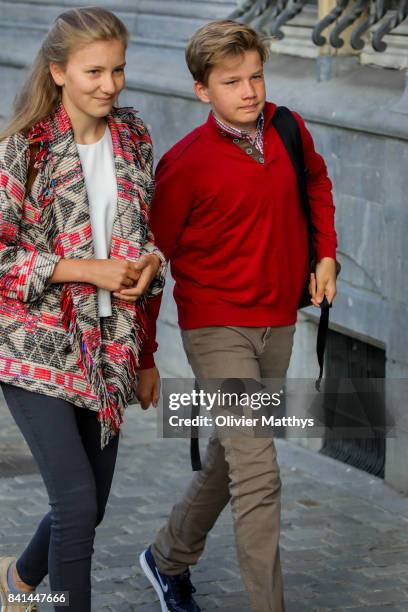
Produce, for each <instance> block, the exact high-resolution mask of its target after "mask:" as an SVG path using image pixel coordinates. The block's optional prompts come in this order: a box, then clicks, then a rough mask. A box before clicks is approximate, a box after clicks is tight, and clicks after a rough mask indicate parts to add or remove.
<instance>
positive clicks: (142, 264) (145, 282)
mask: <svg viewBox="0 0 408 612" xmlns="http://www.w3.org/2000/svg"><path fill="white" fill-rule="evenodd" d="M133 265H134V270H135V271H136V272H139V274H140V276H139V279H138V281H137V283H136V284H135V285H134V286H133V287H131V288H130V289H121V290H120V291H115V292H114V293H113V295H114V296H115V297H116V298H119V299H120V300H125V301H126V302H136V301H137V300H138V299H139V298H140V296H141V295H143V294H144V293H145V292H146V291H147V290H148V288H149V286H150V283H151V282H152V280H153V279H154V278H155V276H156V275H157V272H158V271H159V268H160V265H161V260H160V258H159V257H158V256H157V255H155V254H154V253H150V254H149V255H143V257H141V258H140V259H139V261H137V262H136V263H134V264H133Z"/></svg>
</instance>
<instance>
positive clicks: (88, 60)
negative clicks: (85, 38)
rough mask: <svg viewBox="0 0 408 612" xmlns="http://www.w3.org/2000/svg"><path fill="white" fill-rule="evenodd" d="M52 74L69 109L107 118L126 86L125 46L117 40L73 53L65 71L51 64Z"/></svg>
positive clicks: (99, 42) (86, 46)
mask: <svg viewBox="0 0 408 612" xmlns="http://www.w3.org/2000/svg"><path fill="white" fill-rule="evenodd" d="M50 71H51V75H52V77H53V79H54V81H55V83H56V84H57V85H59V86H60V87H62V103H63V104H64V106H65V107H66V108H67V109H71V110H73V111H76V112H79V113H81V114H84V115H87V116H89V117H93V118H95V119H97V118H101V117H105V116H106V115H107V114H108V113H109V112H110V111H111V109H112V106H113V105H114V103H115V101H116V99H117V97H118V96H119V94H120V92H121V91H122V89H123V88H124V86H125V46H124V44H123V42H122V41H120V40H117V39H114V40H103V41H97V42H93V43H89V44H87V45H84V46H82V47H79V48H78V49H77V50H76V51H74V52H72V53H71V54H70V56H69V59H68V62H67V64H66V66H65V67H62V66H60V65H59V64H51V65H50Z"/></svg>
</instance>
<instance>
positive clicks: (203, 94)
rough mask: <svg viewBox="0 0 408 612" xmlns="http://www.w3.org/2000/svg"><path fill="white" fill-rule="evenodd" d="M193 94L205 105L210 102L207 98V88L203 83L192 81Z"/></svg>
mask: <svg viewBox="0 0 408 612" xmlns="http://www.w3.org/2000/svg"><path fill="white" fill-rule="evenodd" d="M194 93H195V95H196V96H197V98H198V99H199V100H201V102H204V103H205V104H209V103H210V102H211V100H210V98H209V96H208V88H207V86H206V85H204V83H200V81H194Z"/></svg>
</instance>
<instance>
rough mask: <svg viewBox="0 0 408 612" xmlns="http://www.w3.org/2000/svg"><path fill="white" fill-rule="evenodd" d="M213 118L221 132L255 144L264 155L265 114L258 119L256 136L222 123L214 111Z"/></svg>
mask: <svg viewBox="0 0 408 612" xmlns="http://www.w3.org/2000/svg"><path fill="white" fill-rule="evenodd" d="M213 116H214V119H215V121H216V122H217V125H218V127H219V128H220V130H221V131H223V132H226V133H227V134H229V135H230V136H232V137H234V138H241V139H243V140H248V141H249V142H250V143H251V144H253V145H254V146H255V147H256V148H257V149H258V151H259V152H260V153H263V133H264V125H265V116H264V113H263V112H262V113H261V114H260V115H259V117H258V121H257V124H256V134H255V136H251V135H250V134H249V133H248V132H245V131H244V130H240V129H239V128H235V127H232V126H230V125H226V124H225V123H224V122H223V121H221V119H219V118H218V117H217V115H216V114H215V113H214V111H213Z"/></svg>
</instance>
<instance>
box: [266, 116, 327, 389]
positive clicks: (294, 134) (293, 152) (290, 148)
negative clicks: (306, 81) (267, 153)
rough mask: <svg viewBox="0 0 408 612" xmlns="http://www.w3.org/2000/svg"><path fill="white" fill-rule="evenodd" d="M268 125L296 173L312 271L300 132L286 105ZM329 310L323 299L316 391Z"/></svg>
mask: <svg viewBox="0 0 408 612" xmlns="http://www.w3.org/2000/svg"><path fill="white" fill-rule="evenodd" d="M272 122H273V125H274V127H275V129H276V131H277V132H278V134H279V137H280V139H281V140H282V142H283V144H284V146H285V149H286V151H287V153H288V155H289V158H290V160H291V162H292V165H293V169H294V170H295V173H296V177H297V182H298V188H299V195H300V202H301V204H302V208H303V211H304V213H305V217H306V221H307V226H308V235H309V262H310V271H312V270H313V269H314V267H315V263H316V255H315V246H314V234H315V229H314V227H313V223H312V216H311V211H310V205H309V198H308V195H307V168H306V166H305V159H304V152H303V143H302V135H301V133H300V128H299V124H298V122H297V121H296V119H295V117H294V115H293V113H292V112H291V111H290V110H289V109H288V108H286V106H278V107H277V108H276V110H275V114H274V116H273V119H272ZM329 308H331V304H329V302H328V301H327V299H326V297H324V299H323V301H322V303H321V304H320V321H319V328H318V332H317V342H316V352H317V361H318V363H319V368H320V371H319V378H318V379H317V380H316V389H317V390H318V391H320V383H321V380H322V376H323V366H324V352H325V348H326V340H327V332H328V328H329Z"/></svg>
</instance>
